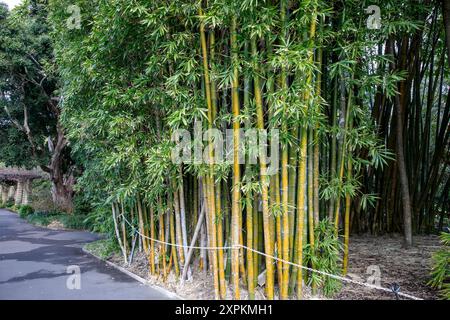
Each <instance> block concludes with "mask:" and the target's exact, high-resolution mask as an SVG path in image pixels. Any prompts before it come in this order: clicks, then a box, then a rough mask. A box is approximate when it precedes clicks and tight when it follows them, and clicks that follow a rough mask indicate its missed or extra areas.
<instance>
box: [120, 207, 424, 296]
mask: <svg viewBox="0 0 450 320" xmlns="http://www.w3.org/2000/svg"><path fill="white" fill-rule="evenodd" d="M120 216H122V217H123V219H124V221H125V222H126V223H127V224H128V225H129V226H130V227H131V228H133V230H134V231H135V232H136V233H138V234H139V235H140V236H141V237H143V238H146V239H149V240H152V241H155V242H157V243H161V244H165V245H169V246H174V247H182V248H188V249H190V248H192V249H203V250H228V249H231V250H238V249H246V250H249V251H252V252H254V253H257V254H260V255H262V256H264V257H268V258H271V259H274V260H276V261H280V262H282V263H286V264H289V265H291V266H294V267H297V268H301V269H304V270H307V271H310V272H315V273H318V274H322V275H325V276H328V277H330V278H333V279H336V280H341V281H344V282H348V283H352V284H356V285H359V286H364V287H367V288H370V289H376V290H380V291H384V292H389V293H394V294H395V295H396V297H397V299H398V296H402V297H405V298H408V299H411V300H423V299H422V298H419V297H416V296H413V295H410V294H407V293H403V292H400V286H398V284H394V287H392V288H390V289H389V288H385V287H381V286H376V285H373V284H370V283H364V282H361V281H357V280H353V279H350V278H347V277H343V276H338V275H335V274H332V273H328V272H325V271H321V270H317V269H313V268H309V267H305V266H302V265H299V264H297V263H294V262H290V261H286V260H283V259H280V258H278V257H274V256H272V255H269V254H267V253H264V252H261V251H258V250H255V249H253V248H249V247H247V246H244V245H241V244H237V245H234V246H226V247H198V246H184V245H181V244H176V243H170V242H166V241H160V240H158V239H153V238H150V237H148V236H146V235H144V234H142V233H140V232H139V231H138V229H136V227H135V226H133V225H132V224H131V223H130V222H129V221H128V219H127V218H125V216H124V215H123V213H122V214H120V215H119V216H118V217H117V218H119V217H120Z"/></svg>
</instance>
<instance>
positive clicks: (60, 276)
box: [0, 209, 170, 300]
mask: <svg viewBox="0 0 450 320" xmlns="http://www.w3.org/2000/svg"><path fill="white" fill-rule="evenodd" d="M96 239H97V236H96V235H94V234H92V233H89V232H80V231H54V230H49V229H45V228H39V227H35V226H32V225H30V224H28V223H26V222H25V221H24V220H22V219H20V218H19V217H18V216H17V215H16V214H14V213H11V212H9V211H6V210H1V209H0V299H108V300H110V299H170V297H169V296H168V295H166V294H165V293H163V292H161V291H160V290H158V289H154V288H151V287H148V286H145V285H143V284H141V283H139V282H138V281H136V280H134V279H133V278H131V277H129V276H127V275H125V274H123V273H122V272H120V271H118V270H116V269H114V268H112V267H110V266H108V265H106V264H105V263H104V262H101V261H99V260H97V259H96V258H94V257H92V256H90V255H88V254H85V253H83V251H82V250H81V248H82V246H83V244H84V243H86V242H90V241H93V240H96ZM69 266H79V268H80V269H79V270H80V284H81V288H80V289H68V287H67V282H69V287H74V286H76V284H77V282H76V279H75V278H74V277H73V275H74V271H71V273H67V271H68V267H69ZM69 270H70V269H69ZM71 276H72V278H69V277H71ZM68 279H69V281H68Z"/></svg>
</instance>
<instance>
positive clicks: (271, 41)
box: [0, 0, 450, 299]
mask: <svg viewBox="0 0 450 320" xmlns="http://www.w3.org/2000/svg"><path fill="white" fill-rule="evenodd" d="M26 3H27V4H29V6H26V5H24V6H22V7H20V8H19V9H18V10H17V11H16V12H14V13H12V14H11V15H10V16H9V17H8V18H0V19H1V20H0V23H1V24H2V26H4V28H2V29H1V30H0V37H1V39H2V40H3V41H2V42H0V54H1V56H0V58H3V59H1V60H0V61H1V62H0V90H2V91H1V93H2V97H1V98H2V99H1V101H0V103H2V105H3V106H6V109H5V111H7V112H6V115H3V118H0V138H2V140H1V141H0V148H1V150H2V152H3V151H4V152H3V153H2V155H0V160H2V158H3V157H4V158H5V159H4V161H5V162H6V163H11V164H25V163H22V161H25V160H24V158H26V159H27V161H29V160H33V159H34V160H33V161H34V162H33V165H36V164H38V163H39V164H41V163H40V162H39V161H41V162H42V163H44V162H45V161H48V158H49V157H51V158H52V164H53V165H56V164H59V165H60V167H61V168H63V170H62V171H70V170H69V168H72V169H73V163H72V161H73V162H75V163H76V164H77V167H78V168H79V169H80V173H81V175H80V176H79V177H78V179H77V184H76V185H75V187H74V190H72V188H71V185H70V186H69V187H68V188H67V190H66V189H64V188H65V187H64V188H62V190H61V192H62V194H64V193H65V192H66V193H69V194H70V195H71V194H72V191H75V192H77V196H76V198H75V201H74V205H72V203H71V205H70V210H71V211H75V212H77V211H79V212H87V211H89V212H90V213H89V214H88V215H87V216H86V217H85V219H84V220H83V223H81V222H80V221H79V220H77V219H81V218H80V217H81V216H80V215H78V214H76V215H73V216H67V217H66V218H64V219H68V221H65V223H66V224H68V225H74V226H78V225H81V224H84V223H86V224H89V225H91V226H92V227H93V229H94V230H95V231H99V232H103V233H108V234H109V235H111V236H114V237H115V241H117V245H118V246H119V247H120V249H121V252H122V254H123V257H124V259H125V260H127V256H128V252H129V249H130V247H131V246H132V245H133V243H135V241H137V239H139V241H140V243H141V245H142V247H143V249H144V250H145V251H146V252H147V253H148V255H149V268H150V272H151V273H152V274H160V275H161V276H162V278H163V279H166V278H167V276H168V274H169V273H170V272H174V273H175V274H176V275H177V276H180V275H181V277H186V276H189V272H190V271H191V269H192V268H193V266H194V265H196V264H194V263H192V261H187V262H186V261H185V259H188V257H189V256H190V255H189V251H188V250H187V249H186V248H185V249H183V248H181V245H184V246H185V247H186V245H188V244H189V243H190V242H191V240H192V239H193V237H194V236H198V237H197V238H196V239H193V242H194V244H195V243H199V244H200V245H201V246H203V247H204V246H210V247H220V248H222V247H227V248H228V249H218V250H212V251H211V252H210V253H209V254H207V253H206V251H204V250H200V252H198V251H195V252H194V254H193V260H196V261H198V265H199V266H200V269H202V270H209V271H211V275H212V277H213V279H214V294H215V297H216V298H220V297H221V298H224V297H226V296H227V292H228V291H229V290H230V287H231V288H232V290H233V294H234V298H236V299H238V298H239V297H240V293H239V292H240V289H239V288H240V284H244V285H245V287H246V288H247V289H248V291H249V297H250V298H253V297H254V292H255V286H257V285H258V276H260V275H264V272H265V277H266V278H265V285H264V286H265V295H266V297H267V298H269V299H273V298H275V297H280V298H281V299H287V298H290V297H297V298H301V297H302V295H303V288H302V285H303V279H305V280H306V281H305V283H306V284H307V285H311V286H312V287H313V288H314V290H316V289H319V292H321V293H324V294H326V295H331V294H332V293H334V292H335V291H336V290H337V289H338V288H339V286H340V284H339V283H338V282H337V281H335V280H334V279H331V278H328V277H324V276H321V275H319V274H315V273H309V272H308V273H304V272H303V270H302V269H301V268H298V267H295V266H292V265H290V264H288V263H286V261H287V262H290V263H295V264H297V265H299V266H308V267H310V268H318V269H319V270H323V271H327V272H330V273H334V274H339V273H343V274H346V273H347V269H348V263H349V261H348V247H349V245H351V244H349V235H350V233H352V232H357V233H360V232H371V233H373V234H381V233H387V232H402V233H403V234H404V236H405V245H406V246H411V245H412V244H413V242H412V235H413V234H418V233H421V232H435V231H436V230H437V229H442V227H443V224H444V222H445V221H448V220H446V217H447V216H448V213H449V209H450V208H449V201H448V196H449V192H450V170H449V166H448V163H449V161H448V155H449V154H450V150H449V145H450V144H449V143H448V142H449V141H450V127H449V120H450V95H449V91H448V84H449V83H450V81H449V67H450V65H449V63H448V61H450V54H449V52H450V51H449V47H448V46H449V45H450V40H449V39H450V34H448V31H447V32H446V30H447V29H448V26H450V20H448V19H447V16H446V14H445V12H446V11H445V6H444V7H443V6H441V2H440V1H438V0H421V1H413V0H410V1H401V0H384V1H381V0H380V1H376V0H374V1H371V2H369V1H355V0H334V1H321V0H302V1H289V0H256V1H255V0H239V1H238V0H209V1H192V0H178V1H165V0H152V1H142V0H129V1H126V2H124V1H121V0H108V1H106V0H95V1H92V0H91V1H88V0H76V1H74V0H54V1H45V0H33V1H32V0H30V1H27V2H26ZM73 5H75V6H76V8H77V10H75V11H73V10H72V11H70V12H69V11H68V8H69V7H71V6H72V7H73ZM369 5H378V6H379V7H380V9H381V18H382V20H381V25H379V28H375V29H373V28H371V27H370V26H368V25H367V19H368V18H369V15H370V14H371V12H366V11H365V9H366V8H367V7H368V6H369ZM78 9H79V10H78ZM78 11H79V12H78ZM78 13H79V14H80V16H79V17H76V15H77V14H78ZM5 15H7V14H6V13H5V11H4V10H3V13H2V12H0V17H3V16H5ZM74 15H75V17H74ZM77 18H80V21H79V22H80V24H79V26H77V25H73V24H70V23H69V22H71V21H72V20H73V19H75V20H76V19H77ZM72 22H73V21H72ZM446 27H447V29H446ZM446 41H447V44H446ZM30 54H31V56H30ZM34 60H36V61H38V63H35V61H34ZM30 72H31V74H29V73H30ZM24 77H25V78H26V79H27V81H26V82H25V83H23V79H24ZM21 81H22V82H21ZM36 83H38V84H39V85H37V86H36ZM56 97H58V99H56V100H57V101H58V103H57V104H52V101H54V100H55V99H53V98H56ZM45 98H47V100H46V99H45ZM48 98H49V99H48ZM24 108H25V109H24ZM8 110H9V111H8ZM24 110H25V111H29V113H30V117H29V121H32V122H33V121H34V122H36V124H34V125H33V126H31V125H30V127H32V128H33V133H34V134H33V137H32V139H31V138H30V136H29V135H27V134H25V135H24V134H23V133H24V132H25V133H26V132H27V130H25V131H24V130H20V129H21V127H20V124H21V123H22V122H23V121H24V120H25V119H22V118H21V117H23V118H25V117H24V116H23V115H25V114H26V112H25V113H24V112H23V111H24ZM42 110H46V111H50V113H48V112H47V113H46V112H43V111H42ZM1 116H2V114H0V117H1ZM40 117H44V119H41V118H40ZM45 117H48V118H49V119H50V120H49V119H47V118H45ZM2 119H3V120H2ZM12 119H18V122H17V123H18V124H19V126H18V125H17V124H15V123H14V121H13V120H12ZM24 123H25V122H24ZM30 123H31V122H30ZM196 125H201V126H202V128H203V130H206V129H207V128H209V129H219V130H221V131H222V132H225V130H227V129H231V128H232V133H233V135H234V136H233V139H234V140H236V141H237V140H238V138H239V136H238V130H239V129H241V128H245V129H251V128H258V129H260V130H261V129H267V130H269V131H270V130H271V129H276V130H279V133H280V145H279V146H278V145H277V146H276V148H277V149H276V151H278V152H279V154H280V157H279V159H278V160H279V163H278V162H277V163H276V164H277V167H278V168H279V170H278V171H276V172H274V174H273V175H270V176H267V171H266V170H267V167H266V164H265V163H263V161H262V160H261V159H259V160H258V162H257V163H254V164H252V163H249V161H247V163H245V165H239V164H237V163H236V162H237V161H235V163H234V164H232V163H230V162H226V161H225V162H221V161H209V162H208V161H207V162H206V163H197V162H196V161H187V162H185V163H183V164H179V163H174V162H173V161H172V157H171V151H172V150H173V147H174V146H175V141H174V139H172V138H173V134H174V133H175V132H176V131H177V130H180V129H183V130H186V131H185V132H188V133H191V134H193V135H195V132H196V129H195V128H196ZM22 127H24V126H22ZM17 129H19V130H17ZM25 129H26V128H25ZM46 130H47V131H46ZM55 130H56V133H57V137H58V139H57V140H58V141H59V142H60V144H59V146H60V147H62V149H61V150H60V151H61V155H62V158H61V159H60V160H58V161H56V162H54V161H53V159H54V154H53V155H50V154H49V153H48V152H47V151H45V152H44V149H45V148H43V147H42V146H43V142H44V141H45V139H47V136H52V135H53V136H54V131H55ZM212 138H213V137H212V136H211V135H210V134H207V135H205V136H203V137H202V138H200V139H194V140H193V141H191V145H192V146H194V147H195V146H198V145H199V144H202V142H203V147H205V148H204V150H202V151H203V155H204V156H205V157H206V158H207V160H211V159H213V157H214V156H215V154H216V153H217V151H216V150H212V149H210V148H206V146H207V145H208V143H209V142H210V141H211V140H212ZM216 139H217V138H216ZM50 140H51V139H50ZM199 140H202V141H199ZM34 141H36V142H34ZM69 141H70V150H71V159H73V160H70V159H69V157H67V153H68V152H69V150H68V148H66V146H67V145H68V143H69ZM269 141H270V142H273V141H276V137H275V135H274V134H272V133H271V132H270V133H269ZM47 142H49V141H47ZM50 144H51V143H50ZM53 145H54V146H56V145H58V143H57V142H56V141H55V143H53ZM41 149H42V152H43V153H39V152H37V151H38V150H41ZM54 149H57V148H56V147H55V148H54ZM49 150H52V148H50V149H49ZM62 150H63V151H62ZM250 151H251V150H249V149H245V150H244V149H242V148H234V149H233V150H232V151H231V153H232V157H233V158H234V159H235V160H236V159H238V158H239V156H242V157H243V158H244V159H247V160H248V159H249V158H250V156H251V154H250ZM30 152H31V154H32V155H33V156H34V157H30V156H27V155H29V154H30ZM50 153H51V152H50ZM38 154H39V155H41V154H43V155H42V157H41V158H36V156H35V155H38ZM17 159H19V160H17ZM36 159H38V160H39V161H38V160H36ZM44 160H45V161H44ZM55 168H57V167H55V166H53V167H52V168H51V170H50V171H52V172H55ZM58 168H59V167H58ZM56 171H57V172H59V171H58V170H56ZM72 173H73V172H71V174H67V175H65V176H64V175H60V176H58V177H55V178H52V182H53V183H54V185H56V183H57V182H59V183H63V185H64V181H72V182H73V180H71V179H69V178H70V177H71V178H73V174H72ZM58 179H59V180H58ZM70 200H72V198H71V197H70ZM202 213H204V215H205V218H203V216H202ZM56 216H58V215H57V214H53V213H39V212H37V213H34V214H31V215H28V216H27V218H28V219H30V220H32V221H42V223H43V224H45V223H49V222H50V221H51V219H53V218H55V217H56ZM58 217H59V216H58ZM58 219H59V218H58ZM71 219H74V221H71ZM69 220H70V221H69ZM436 222H437V223H436ZM436 224H437V225H436ZM196 226H199V228H198V229H197V228H196ZM196 229H197V232H195V231H196ZM136 231H139V232H140V233H141V235H140V236H139V235H137V234H136ZM199 234H200V235H199ZM149 238H151V239H149ZM156 238H158V240H159V241H161V242H170V243H176V244H178V246H177V247H174V246H166V245H159V244H156V243H155V242H154V241H153V240H154V239H156ZM230 246H234V247H235V248H234V249H230ZM236 246H240V249H236ZM242 246H246V247H248V248H251V249H252V250H246V249H243V248H242ZM105 250H106V249H105ZM108 250H109V249H108ZM108 250H106V251H108ZM255 251H259V252H264V253H265V254H266V257H264V258H263V257H262V256H259V255H258V254H257V253H255ZM225 255H226V259H225ZM273 257H277V258H278V259H282V260H284V262H281V261H279V260H277V261H274V260H273V259H272V258H273ZM185 262H186V264H185ZM188 270H189V271H188Z"/></svg>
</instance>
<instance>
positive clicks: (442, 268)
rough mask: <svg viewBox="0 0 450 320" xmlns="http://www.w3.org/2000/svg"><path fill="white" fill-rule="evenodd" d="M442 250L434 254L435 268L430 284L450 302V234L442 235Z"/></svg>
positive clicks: (432, 271)
mask: <svg viewBox="0 0 450 320" xmlns="http://www.w3.org/2000/svg"><path fill="white" fill-rule="evenodd" d="M441 242H442V249H440V250H439V251H437V252H436V253H434V254H433V268H432V270H431V277H432V279H431V280H430V282H429V284H430V285H431V286H433V287H434V288H437V289H439V290H440V291H441V294H442V297H443V298H444V299H446V300H450V233H442V234H441Z"/></svg>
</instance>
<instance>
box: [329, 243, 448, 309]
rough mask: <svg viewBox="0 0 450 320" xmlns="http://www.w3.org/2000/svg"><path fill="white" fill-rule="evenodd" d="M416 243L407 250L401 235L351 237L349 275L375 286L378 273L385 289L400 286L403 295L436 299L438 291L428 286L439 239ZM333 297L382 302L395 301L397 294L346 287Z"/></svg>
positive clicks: (352, 286)
mask: <svg viewBox="0 0 450 320" xmlns="http://www.w3.org/2000/svg"><path fill="white" fill-rule="evenodd" d="M414 243H415V246H414V247H413V248H411V249H404V248H403V247H402V237H401V236H400V235H398V236H395V235H394V236H377V237H375V236H353V237H351V238H350V245H349V271H348V272H349V276H350V277H351V278H353V279H355V280H362V282H369V283H373V278H370V277H371V276H372V277H373V276H375V275H376V272H378V270H379V275H380V284H381V286H382V287H385V288H390V287H391V286H392V285H393V284H394V283H397V284H398V285H399V286H400V292H403V293H407V294H410V295H413V296H416V297H418V298H422V299H427V300H429V299H437V298H438V293H437V291H436V290H433V289H432V288H430V287H429V286H427V284H426V283H427V282H428V281H429V280H430V276H429V272H430V267H431V255H432V253H433V252H435V251H437V250H438V249H439V247H440V243H439V237H438V236H416V237H414ZM378 268H379V269H378ZM334 298H335V299H341V300H342V299H352V300H354V299H356V300H361V299H364V300H367V299H370V300H379V299H395V295H394V294H393V293H385V292H383V291H380V290H375V289H369V288H361V286H358V285H353V284H350V285H349V284H347V285H344V287H343V289H342V290H341V291H340V292H339V293H338V294H337V295H336V296H335V297H334ZM399 298H400V299H405V298H402V297H399Z"/></svg>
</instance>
